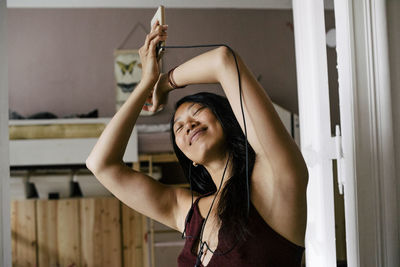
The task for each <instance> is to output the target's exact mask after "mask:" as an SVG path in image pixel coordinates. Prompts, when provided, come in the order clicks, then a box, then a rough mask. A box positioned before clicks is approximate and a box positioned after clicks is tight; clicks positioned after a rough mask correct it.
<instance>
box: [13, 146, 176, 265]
mask: <svg viewBox="0 0 400 267" xmlns="http://www.w3.org/2000/svg"><path fill="white" fill-rule="evenodd" d="M175 161H176V158H175V156H174V155H172V154H159V155H141V157H140V162H138V163H135V164H134V168H135V169H137V170H140V169H141V167H140V163H144V164H145V165H146V167H148V169H149V172H150V174H151V173H152V170H153V163H168V162H175ZM11 231H12V259H13V260H12V262H13V266H14V267H22V266H23V267H27V266H38V267H53V266H66V267H77V266H85V267H86V266H87V267H92V266H93V267H101V266H107V267H109V266H112V267H119V266H121V267H155V266H157V267H158V266H160V267H163V266H175V265H176V256H177V253H178V252H177V251H179V250H180V249H181V247H179V246H180V245H182V246H183V243H182V241H181V240H180V241H179V237H180V234H179V233H178V232H176V231H174V230H170V229H168V228H166V227H162V226H161V225H160V224H158V223H155V222H154V221H152V220H150V219H149V218H147V217H145V216H143V215H141V214H140V213H137V212H135V211H134V210H132V209H130V208H129V207H127V206H126V205H125V204H123V203H122V202H120V201H119V200H118V199H117V198H115V197H98V198H67V199H57V200H43V199H28V200H14V201H12V204H11ZM179 242H180V243H179ZM160 248H161V249H160ZM166 248H168V249H166ZM171 251H172V253H170V252H171ZM157 254H158V256H157ZM167 254H168V257H169V258H170V259H169V260H168V261H167V260H166V256H165V255H167Z"/></svg>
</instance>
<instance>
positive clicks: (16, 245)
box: [11, 200, 37, 267]
mask: <svg viewBox="0 0 400 267" xmlns="http://www.w3.org/2000/svg"><path fill="white" fill-rule="evenodd" d="M35 221H36V220H35V201H34V200H22V201H12V203H11V236H12V242H11V243H12V244H11V245H12V265H13V266H14V267H25V266H36V259H37V258H36V231H35V226H36V222H35Z"/></svg>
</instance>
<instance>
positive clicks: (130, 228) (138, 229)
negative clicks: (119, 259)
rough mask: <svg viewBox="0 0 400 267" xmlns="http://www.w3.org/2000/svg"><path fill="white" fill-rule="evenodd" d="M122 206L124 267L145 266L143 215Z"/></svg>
mask: <svg viewBox="0 0 400 267" xmlns="http://www.w3.org/2000/svg"><path fill="white" fill-rule="evenodd" d="M121 205H122V232H123V235H122V239H123V248H124V254H123V257H124V267H141V266H143V248H142V238H143V232H142V217H143V215H141V214H140V213H138V212H136V211H134V210H133V209H131V208H129V207H128V206H126V205H125V204H123V203H121Z"/></svg>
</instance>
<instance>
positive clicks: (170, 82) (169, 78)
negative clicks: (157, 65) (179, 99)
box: [167, 67, 186, 89]
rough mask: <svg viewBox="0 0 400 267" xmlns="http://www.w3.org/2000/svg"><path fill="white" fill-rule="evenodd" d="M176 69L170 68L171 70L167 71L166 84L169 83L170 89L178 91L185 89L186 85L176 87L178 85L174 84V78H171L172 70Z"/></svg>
mask: <svg viewBox="0 0 400 267" xmlns="http://www.w3.org/2000/svg"><path fill="white" fill-rule="evenodd" d="M176 68H177V67H174V68H172V69H170V70H169V71H168V75H167V76H168V83H169V85H170V86H171V87H172V88H174V89H179V88H185V87H186V85H184V86H178V85H176V83H175V81H174V78H173V77H172V74H173V73H174V70H175V69H176Z"/></svg>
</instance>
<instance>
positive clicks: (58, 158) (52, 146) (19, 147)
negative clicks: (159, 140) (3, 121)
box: [9, 118, 139, 166]
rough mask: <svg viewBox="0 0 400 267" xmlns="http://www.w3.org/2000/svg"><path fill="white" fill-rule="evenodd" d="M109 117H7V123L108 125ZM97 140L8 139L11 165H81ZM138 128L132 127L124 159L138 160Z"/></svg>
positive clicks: (126, 160) (127, 160)
mask: <svg viewBox="0 0 400 267" xmlns="http://www.w3.org/2000/svg"><path fill="white" fill-rule="evenodd" d="M109 121H110V119H109V118H99V119H53V120H10V122H9V125H10V126H11V125H50V124H91V123H93V124H98V123H104V124H107V123H108V122H109ZM96 142H97V138H65V139H25V140H24V139H21V140H10V166H45V165H80V164H83V165H84V164H85V161H86V158H87V157H88V156H89V153H90V151H91V150H92V149H93V147H94V145H95V144H96ZM138 159H139V157H138V141H137V131H136V129H134V130H133V132H132V135H131V137H130V139H129V143H128V146H127V149H126V151H125V155H124V161H125V162H137V161H138Z"/></svg>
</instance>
